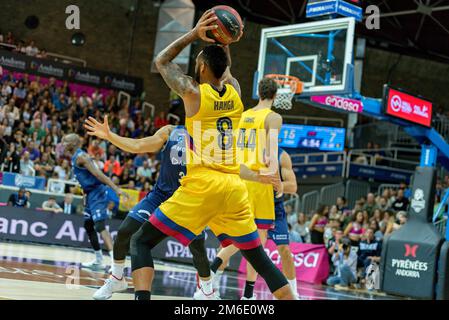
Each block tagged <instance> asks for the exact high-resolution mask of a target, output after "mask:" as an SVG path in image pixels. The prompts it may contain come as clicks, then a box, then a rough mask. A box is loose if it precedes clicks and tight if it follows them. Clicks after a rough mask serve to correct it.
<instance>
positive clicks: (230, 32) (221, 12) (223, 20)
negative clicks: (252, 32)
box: [207, 6, 243, 45]
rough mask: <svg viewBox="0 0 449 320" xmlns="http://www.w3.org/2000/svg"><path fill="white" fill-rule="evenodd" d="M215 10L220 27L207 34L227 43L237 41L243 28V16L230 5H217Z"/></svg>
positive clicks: (222, 42)
mask: <svg viewBox="0 0 449 320" xmlns="http://www.w3.org/2000/svg"><path fill="white" fill-rule="evenodd" d="M212 10H214V11H215V15H216V16H217V18H218V19H217V20H216V22H214V23H217V25H218V28H217V29H215V30H212V31H208V32H207V36H208V37H209V38H211V39H215V40H216V41H217V42H219V43H221V44H224V45H227V44H230V43H232V42H234V41H236V40H237V39H238V37H239V35H240V32H241V31H242V29H243V22H242V18H241V17H240V15H239V13H238V12H237V11H236V10H234V9H233V8H231V7H229V6H216V7H213V8H212Z"/></svg>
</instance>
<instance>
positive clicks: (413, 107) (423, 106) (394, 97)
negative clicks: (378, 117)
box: [384, 86, 432, 127]
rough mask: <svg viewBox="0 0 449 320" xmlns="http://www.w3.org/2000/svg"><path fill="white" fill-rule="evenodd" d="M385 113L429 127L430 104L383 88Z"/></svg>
mask: <svg viewBox="0 0 449 320" xmlns="http://www.w3.org/2000/svg"><path fill="white" fill-rule="evenodd" d="M384 105H385V113H386V114H387V115H390V116H392V117H395V118H399V119H403V120H407V121H410V122H413V123H415V124H420V125H423V126H426V127H430V126H431V124H432V102H430V101H428V100H424V99H421V98H418V97H415V96H412V95H410V94H408V93H405V92H404V91H401V90H398V89H393V88H390V87H387V86H386V87H385V94H384Z"/></svg>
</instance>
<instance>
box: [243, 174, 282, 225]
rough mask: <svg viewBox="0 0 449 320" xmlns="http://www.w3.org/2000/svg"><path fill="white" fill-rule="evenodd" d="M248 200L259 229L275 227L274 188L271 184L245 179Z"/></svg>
mask: <svg viewBox="0 0 449 320" xmlns="http://www.w3.org/2000/svg"><path fill="white" fill-rule="evenodd" d="M245 184H246V188H247V189H248V200H249V205H250V207H251V212H252V213H253V215H254V220H255V222H256V225H257V228H258V229H263V230H269V229H273V228H274V220H275V216H274V190H273V186H271V185H269V184H262V183H259V182H253V181H245Z"/></svg>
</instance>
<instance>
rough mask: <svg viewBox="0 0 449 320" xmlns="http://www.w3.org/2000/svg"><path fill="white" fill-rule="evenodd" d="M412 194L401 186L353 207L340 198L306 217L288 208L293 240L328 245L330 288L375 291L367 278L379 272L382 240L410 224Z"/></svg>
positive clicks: (367, 197) (369, 194) (361, 200)
mask: <svg viewBox="0 0 449 320" xmlns="http://www.w3.org/2000/svg"><path fill="white" fill-rule="evenodd" d="M410 193H411V192H410V190H409V189H408V187H407V185H406V184H401V185H399V188H398V189H391V188H388V189H384V191H383V193H382V194H379V195H375V194H373V193H368V194H367V196H366V197H362V198H360V199H359V200H357V201H356V203H355V205H354V206H353V207H350V206H349V205H348V203H347V200H346V199H345V198H344V197H339V198H337V200H336V203H335V204H334V205H332V206H327V205H321V206H319V208H318V209H317V210H315V211H314V212H311V213H307V214H306V213H304V212H299V213H295V212H293V210H292V208H291V206H289V205H287V207H286V211H287V215H288V222H289V227H290V239H291V241H293V242H301V243H311V244H317V245H318V244H319V245H325V246H326V248H327V250H328V253H329V259H330V261H329V262H330V265H331V274H330V276H329V278H328V280H327V283H328V285H331V286H335V287H336V288H337V289H348V288H349V287H351V286H352V287H355V288H360V287H362V286H364V285H365V286H366V287H367V288H370V289H373V288H374V285H368V284H367V283H366V282H367V281H369V280H371V279H372V278H369V277H367V275H368V274H370V275H372V272H371V270H373V266H374V267H375V268H377V270H378V267H379V263H380V256H381V250H382V241H383V239H384V238H385V237H387V236H388V235H390V234H392V233H393V232H395V231H396V230H398V229H399V228H401V226H403V225H404V224H405V223H406V222H407V210H408V206H409V198H410V196H411V194H410ZM367 271H370V272H367Z"/></svg>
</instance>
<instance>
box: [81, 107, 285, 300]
mask: <svg viewBox="0 0 449 320" xmlns="http://www.w3.org/2000/svg"><path fill="white" fill-rule="evenodd" d="M85 128H86V129H87V131H88V134H89V135H94V136H97V137H98V138H101V139H104V140H108V141H109V142H111V143H112V144H114V145H115V146H117V147H119V148H120V149H122V150H124V151H126V152H129V153H155V152H159V151H160V152H161V166H160V172H159V177H158V179H157V182H156V185H155V187H154V189H153V191H151V192H150V193H149V194H148V195H147V196H146V197H145V198H144V199H142V200H141V201H140V202H139V203H138V204H137V205H136V206H135V207H134V208H132V209H131V210H130V212H129V213H128V216H127V217H126V218H125V220H124V221H123V222H122V224H121V226H120V228H119V230H118V234H117V238H116V239H115V242H114V251H113V255H114V261H113V265H112V275H111V277H110V278H109V279H107V280H106V282H105V284H104V285H103V286H102V287H101V288H100V289H98V290H97V292H95V294H94V296H93V297H94V299H98V300H104V299H109V298H110V297H111V296H112V294H113V293H114V292H119V291H123V290H125V289H126V288H127V283H126V281H125V280H124V277H123V269H124V264H125V259H126V255H127V253H128V250H129V245H130V239H131V236H132V235H133V234H134V233H136V232H137V230H139V228H140V227H141V225H142V224H143V223H144V222H145V221H147V220H148V219H149V215H150V214H151V213H153V211H154V210H155V209H156V208H158V207H159V205H160V204H162V203H163V202H164V201H165V200H167V199H168V198H170V197H171V196H172V194H173V193H174V192H175V191H176V189H178V187H179V185H180V182H179V180H180V179H181V178H182V177H183V176H184V175H185V174H186V167H185V162H186V159H185V156H186V143H185V142H186V140H185V139H189V135H188V133H187V131H186V130H185V128H184V126H165V127H163V128H161V129H159V131H157V132H156V133H155V134H154V135H153V136H151V137H147V138H143V139H130V138H125V137H120V136H118V135H116V134H115V133H113V132H111V131H110V129H109V124H108V119H107V116H106V117H105V119H104V122H103V123H100V122H98V121H97V120H95V119H94V118H89V119H88V120H87V121H86V124H85ZM240 171H241V172H240V176H241V177H242V178H243V179H247V180H253V181H258V182H261V183H272V184H276V183H277V184H279V181H278V180H276V176H260V175H258V174H256V173H255V172H253V171H251V170H249V169H248V168H246V167H244V166H242V167H241V170H240ZM189 249H190V251H191V253H192V256H193V264H194V266H195V268H196V270H197V271H198V275H199V278H200V280H199V283H201V278H210V276H211V274H210V269H209V260H208V259H207V252H206V248H205V244H204V237H203V236H199V237H198V238H196V239H195V240H194V241H192V243H191V244H190V245H189ZM199 287H200V284H199ZM199 289H201V288H199ZM203 292H204V291H203V290H198V291H197V292H196V293H195V297H194V299H210V298H211V297H206V296H205V295H204V294H203ZM215 296H216V295H215V294H214V295H213V297H215Z"/></svg>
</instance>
